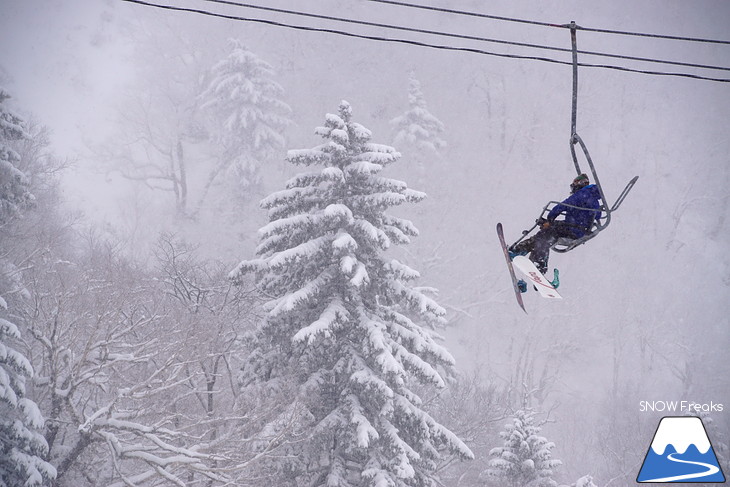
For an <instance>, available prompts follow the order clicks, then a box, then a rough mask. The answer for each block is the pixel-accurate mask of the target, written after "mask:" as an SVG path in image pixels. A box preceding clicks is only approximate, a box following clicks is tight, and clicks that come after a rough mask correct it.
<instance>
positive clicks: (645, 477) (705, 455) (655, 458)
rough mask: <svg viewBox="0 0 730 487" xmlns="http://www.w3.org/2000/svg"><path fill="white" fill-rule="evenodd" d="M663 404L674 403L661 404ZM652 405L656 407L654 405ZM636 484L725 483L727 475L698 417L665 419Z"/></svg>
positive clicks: (657, 432)
mask: <svg viewBox="0 0 730 487" xmlns="http://www.w3.org/2000/svg"><path fill="white" fill-rule="evenodd" d="M682 402H685V401H680V402H679V403H680V404H679V406H680V407H681V403H682ZM661 403H662V404H671V403H672V402H671V401H670V402H669V403H667V402H665V401H661ZM652 404H653V405H656V403H655V402H652ZM693 404H694V403H693ZM647 406H648V405H647ZM720 406H722V405H720ZM662 407H663V406H662ZM636 481H637V482H639V483H660V482H661V483H664V482H667V483H669V482H686V483H696V482H701V483H723V482H725V475H724V474H723V472H722V468H721V467H720V464H719V463H718V461H717V457H716V456H715V450H714V449H713V448H712V444H711V443H710V438H709V437H708V436H707V431H706V430H705V426H704V424H703V423H702V420H701V419H700V418H699V417H697V416H665V417H663V418H662V419H661V421H660V422H659V426H658V427H657V430H656V432H655V433H654V437H653V438H652V440H651V444H650V445H649V449H648V451H647V452H646V456H645V457H644V463H643V464H642V465H641V470H640V471H639V475H638V476H637V477H636Z"/></svg>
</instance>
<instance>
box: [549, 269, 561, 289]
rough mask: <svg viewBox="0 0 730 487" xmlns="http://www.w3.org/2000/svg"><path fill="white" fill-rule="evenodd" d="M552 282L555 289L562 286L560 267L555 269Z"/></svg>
mask: <svg viewBox="0 0 730 487" xmlns="http://www.w3.org/2000/svg"><path fill="white" fill-rule="evenodd" d="M550 284H552V285H553V287H554V288H555V289H557V288H558V286H560V271H559V270H558V269H553V280H552V281H550Z"/></svg>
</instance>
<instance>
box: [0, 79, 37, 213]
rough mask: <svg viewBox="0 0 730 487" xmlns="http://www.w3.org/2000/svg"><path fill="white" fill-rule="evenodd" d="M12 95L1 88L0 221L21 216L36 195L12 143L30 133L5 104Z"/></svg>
mask: <svg viewBox="0 0 730 487" xmlns="http://www.w3.org/2000/svg"><path fill="white" fill-rule="evenodd" d="M8 98H10V95H8V93H7V92H6V91H5V90H3V89H2V88H0V225H4V224H6V223H7V222H9V221H10V220H12V219H13V218H15V217H17V216H18V214H19V212H20V210H21V209H22V208H23V207H24V206H25V205H26V204H27V203H28V202H29V201H30V200H31V199H32V196H31V194H30V192H29V191H28V179H27V177H26V176H25V174H23V172H22V171H21V170H20V169H18V167H17V164H18V162H19V161H20V156H19V155H18V153H17V152H16V151H14V150H13V149H12V147H11V146H10V142H11V141H17V140H21V139H23V138H25V137H26V136H27V134H26V131H25V128H24V127H23V120H22V119H21V118H20V117H19V116H18V115H16V114H14V113H13V112H12V111H11V110H10V109H8V108H7V107H6V106H5V101H6V100H7V99H8Z"/></svg>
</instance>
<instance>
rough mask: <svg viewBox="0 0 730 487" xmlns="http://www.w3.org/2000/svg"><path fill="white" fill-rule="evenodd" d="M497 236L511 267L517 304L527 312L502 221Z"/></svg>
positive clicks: (498, 226)
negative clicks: (505, 238)
mask: <svg viewBox="0 0 730 487" xmlns="http://www.w3.org/2000/svg"><path fill="white" fill-rule="evenodd" d="M497 236H498V237H499V243H500V245H501V246H502V252H504V258H505V260H506V261H507V268H508V269H509V275H510V277H511V278H512V288H513V289H514V291H515V297H516V298H517V304H519V305H520V308H522V311H524V312H525V313H527V310H526V309H525V303H523V302H522V293H521V292H520V288H519V286H518V285H517V276H515V269H514V267H512V259H510V258H509V251H508V250H507V243H506V242H505V240H504V230H503V229H502V224H501V223H497Z"/></svg>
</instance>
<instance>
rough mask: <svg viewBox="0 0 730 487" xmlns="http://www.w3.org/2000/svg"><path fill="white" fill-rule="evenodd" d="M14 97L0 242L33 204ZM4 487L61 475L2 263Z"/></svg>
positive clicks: (1, 136)
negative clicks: (30, 390)
mask: <svg viewBox="0 0 730 487" xmlns="http://www.w3.org/2000/svg"><path fill="white" fill-rule="evenodd" d="M8 98H9V96H8V94H7V93H6V92H5V91H3V90H2V89H0V240H2V239H3V238H4V237H5V231H6V230H7V226H8V225H9V224H10V223H11V222H12V220H13V219H15V218H17V217H18V215H19V214H20V211H22V209H23V207H24V206H26V204H27V203H28V202H29V201H31V200H32V196H31V194H30V192H29V191H28V180H27V178H26V176H25V174H23V172H22V171H20V170H19V169H18V168H17V163H18V162H19V160H20V157H19V156H18V153H17V152H16V151H14V150H13V149H12V148H11V146H10V143H11V142H12V141H17V140H20V139H22V138H24V137H26V135H27V134H26V131H25V128H24V126H23V125H24V122H23V120H22V119H21V118H20V117H18V116H17V115H15V114H13V113H12V112H11V111H10V110H8V109H7V108H6V107H5V105H4V102H5V100H7V99H8ZM0 269H2V271H3V272H2V274H3V275H0V487H14V486H21V485H22V486H25V487H33V486H40V485H44V484H47V483H49V482H50V480H51V479H53V478H54V477H55V474H56V472H55V469H54V468H53V466H51V465H50V464H49V463H47V462H46V461H45V460H44V459H43V458H44V457H45V456H46V455H47V453H48V444H47V443H46V440H45V438H44V437H43V435H42V434H41V431H42V429H43V426H44V419H43V416H42V415H41V412H40V410H39V409H38V405H37V404H36V403H35V402H34V401H32V400H31V399H29V398H28V397H26V390H25V383H26V380H27V379H29V378H32V377H33V367H32V366H31V363H30V361H29V360H28V359H27V358H26V357H25V355H23V354H22V353H21V352H20V351H19V350H17V344H18V343H19V341H20V331H19V329H18V327H17V326H16V325H15V324H14V323H12V322H11V321H10V319H11V316H10V314H9V313H8V302H7V301H6V300H5V298H4V297H3V295H4V294H5V293H6V292H7V289H6V287H7V286H6V284H5V283H8V282H13V281H14V280H13V279H8V276H6V275H4V274H5V273H6V272H5V271H6V270H14V267H13V266H12V264H11V263H9V262H6V261H5V259H4V257H0Z"/></svg>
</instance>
